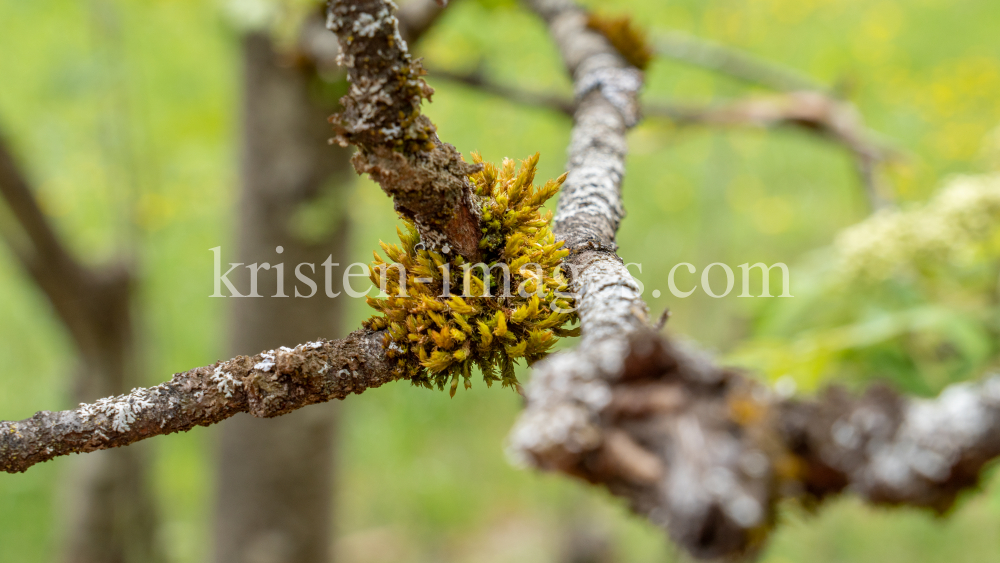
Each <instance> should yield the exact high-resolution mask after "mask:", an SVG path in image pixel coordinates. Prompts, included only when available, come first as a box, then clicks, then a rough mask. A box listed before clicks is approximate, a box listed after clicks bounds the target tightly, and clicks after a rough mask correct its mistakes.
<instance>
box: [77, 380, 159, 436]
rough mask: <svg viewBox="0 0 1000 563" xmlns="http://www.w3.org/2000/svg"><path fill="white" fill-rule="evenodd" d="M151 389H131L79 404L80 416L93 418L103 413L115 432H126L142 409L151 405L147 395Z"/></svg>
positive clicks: (88, 418)
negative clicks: (125, 393)
mask: <svg viewBox="0 0 1000 563" xmlns="http://www.w3.org/2000/svg"><path fill="white" fill-rule="evenodd" d="M150 391H151V389H139V388H137V389H133V390H132V392H131V393H129V394H128V395H119V396H117V397H105V398H103V399H99V400H98V401H97V402H95V403H92V404H89V405H88V404H84V403H81V404H80V408H79V412H80V416H82V417H83V418H85V419H87V420H93V419H94V418H95V417H97V416H98V415H101V414H103V415H105V416H107V417H108V419H109V420H110V421H111V428H112V429H113V430H114V431H115V432H128V431H129V430H130V429H131V427H132V423H133V422H135V419H136V417H137V416H138V415H139V413H141V412H142V409H144V408H148V407H151V406H153V402H152V401H151V400H150V399H151V397H150V395H149V393H150Z"/></svg>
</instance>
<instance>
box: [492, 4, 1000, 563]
mask: <svg viewBox="0 0 1000 563" xmlns="http://www.w3.org/2000/svg"><path fill="white" fill-rule="evenodd" d="M528 4H529V5H530V6H531V7H532V8H533V9H534V10H535V11H536V12H538V13H539V15H541V16H542V17H543V18H544V19H545V21H546V23H547V24H548V25H549V30H550V33H551V35H552V36H553V39H554V40H555V41H556V43H557V45H558V47H559V49H560V52H561V53H562V55H563V58H564V60H565V62H566V65H567V67H568V69H569V71H570V73H571V74H572V76H573V78H574V82H575V84H576V87H577V95H578V104H577V106H576V110H575V114H574V121H575V124H574V128H573V133H572V142H571V144H570V148H569V153H570V157H569V162H568V164H567V169H568V178H567V180H566V183H565V184H564V192H563V194H562V197H561V198H560V201H559V207H558V210H557V214H556V217H555V225H556V234H557V236H558V237H560V238H563V239H565V240H566V246H567V248H569V249H570V251H571V254H570V256H569V257H568V258H567V260H566V265H567V267H568V268H569V269H570V271H571V272H572V281H573V289H574V291H575V292H576V296H577V302H576V303H577V310H578V313H579V316H580V324H581V329H582V341H581V344H580V346H579V347H577V348H575V349H573V350H569V351H566V352H562V353H559V354H556V355H554V356H552V357H550V358H549V359H546V360H543V361H541V362H539V363H538V364H536V366H535V372H534V375H533V378H532V380H531V383H530V384H529V385H528V386H527V389H526V398H527V408H526V410H525V411H524V413H523V414H522V415H521V417H520V418H519V420H518V421H517V423H516V425H515V427H514V429H513V430H512V431H511V434H510V442H509V444H510V453H511V455H512V457H513V458H514V459H516V460H518V461H520V462H523V463H525V464H528V465H533V466H535V467H539V468H542V469H548V470H557V471H561V472H564V473H567V474H570V475H575V476H578V477H582V478H584V479H586V480H588V481H590V482H593V483H600V484H603V485H605V486H606V487H608V489H609V490H611V491H612V492H613V493H615V494H617V495H620V496H622V497H624V498H626V499H627V500H628V501H629V503H630V504H631V506H632V508H633V509H634V510H635V511H636V512H638V513H639V514H643V515H645V516H647V517H648V518H649V519H650V520H651V521H653V522H654V523H656V524H659V525H661V526H663V527H665V528H666V529H667V530H668V531H669V533H670V535H671V536H672V537H673V538H674V540H675V541H677V542H678V543H679V544H680V545H681V546H683V547H684V548H685V549H686V550H687V551H689V552H690V553H692V554H693V555H695V556H697V557H702V558H733V557H739V556H743V555H747V554H749V553H751V552H753V551H755V550H757V549H759V547H760V546H761V545H762V543H763V541H764V539H765V538H766V537H767V532H768V531H769V530H770V528H771V527H772V526H773V524H774V522H775V504H776V502H777V500H778V499H780V498H783V497H811V498H814V499H821V498H823V497H825V496H827V495H830V494H834V493H838V492H841V491H843V490H846V489H848V488H850V490H856V491H858V493H859V494H861V495H862V496H864V497H865V498H866V499H868V500H869V501H871V502H881V503H890V504H910V505H915V506H929V507H932V508H935V509H938V510H943V509H945V508H947V507H948V506H949V505H950V504H951V503H952V502H953V500H954V498H955V495H956V493H957V491H958V490H960V489H961V488H962V487H965V486H969V485H971V484H973V483H975V481H976V480H977V478H978V474H979V471H980V470H981V468H982V466H983V465H984V464H985V462H986V461H988V460H989V459H991V458H993V457H996V456H997V455H1000V438H996V436H997V434H998V431H1000V380H991V381H990V382H988V383H986V384H984V385H982V386H981V387H979V388H973V387H959V388H956V389H953V390H950V391H949V392H946V393H945V394H944V395H942V397H941V398H940V399H939V400H938V401H936V402H931V401H918V400H908V399H904V398H901V397H900V396H898V395H896V394H894V393H892V392H890V391H887V390H884V389H876V390H873V391H871V392H870V393H869V394H868V395H866V396H865V397H862V398H860V399H855V398H853V397H851V396H849V395H848V394H846V393H843V392H840V391H836V390H834V391H831V392H829V393H828V394H827V395H825V396H823V397H821V398H820V399H819V400H812V401H794V400H786V399H783V398H782V397H779V396H776V395H775V394H773V393H771V392H770V391H769V390H767V389H766V388H764V387H763V386H761V385H759V384H756V383H754V382H753V381H751V380H749V379H747V378H745V377H743V376H742V375H740V374H739V373H737V372H735V371H732V370H726V369H723V368H720V367H718V366H717V365H716V364H715V363H714V361H713V359H712V358H711V357H710V356H708V355H707V354H704V353H702V352H700V351H698V350H696V349H695V348H694V347H692V346H689V345H686V344H683V343H678V342H676V341H671V340H668V339H666V338H664V337H662V336H660V335H659V334H657V333H656V332H654V331H653V330H652V329H651V328H650V327H649V326H648V319H647V309H646V306H645V304H644V303H643V302H642V300H641V298H640V296H639V291H638V286H637V284H636V282H635V280H634V279H633V278H632V276H631V275H630V274H629V272H628V271H627V270H626V269H625V268H624V267H623V266H622V264H621V260H620V259H619V258H618V257H617V256H616V255H615V244H614V238H615V232H616V231H617V228H618V224H619V222H620V220H621V218H622V216H623V210H622V203H621V192H620V189H621V177H622V173H623V171H624V166H623V159H624V156H625V153H626V144H625V137H624V134H625V131H626V129H627V127H628V126H629V125H631V124H633V123H634V119H635V113H634V109H635V105H636V98H635V96H636V92H637V90H638V87H639V85H640V84H641V75H639V74H638V73H637V72H636V71H634V70H631V72H628V71H629V70H630V69H628V68H627V67H626V66H625V65H624V63H623V61H622V60H621V59H620V58H618V57H617V55H616V54H615V53H614V52H613V51H611V50H610V47H609V46H608V45H607V44H606V43H605V42H603V40H601V38H599V37H594V36H593V35H592V34H590V33H589V32H588V30H586V29H585V28H584V26H583V25H582V21H583V15H582V11H581V10H580V9H579V8H577V7H576V6H575V5H574V4H573V3H572V2H569V1H567V0H530V1H529V2H528ZM595 84H596V85H597V86H596V87H595V86H594V85H595ZM799 101H800V102H801V100H799ZM810 103H812V104H814V105H810ZM805 105H806V107H804V108H803V107H797V106H796V107H792V108H776V107H775V106H773V105H770V104H760V105H753V104H752V103H750V102H747V105H745V106H736V107H732V108H728V109H726V110H725V111H721V110H719V113H713V114H712V115H710V116H709V115H697V116H696V115H693V114H688V115H687V116H686V118H687V120H688V121H689V122H690V121H694V120H696V119H700V120H703V121H708V122H714V123H723V124H734V123H746V122H750V123H761V124H771V123H778V122H789V123H792V122H794V123H797V124H800V125H802V126H812V127H822V128H825V129H826V131H824V132H825V134H829V135H834V136H837V137H838V139H839V140H840V141H841V142H845V143H848V142H851V143H857V142H859V141H858V140H857V139H856V138H855V137H854V135H855V134H856V133H857V132H856V130H855V128H856V127H857V125H856V123H854V122H852V121H851V119H850V118H849V116H845V115H842V114H838V113H837V111H838V108H832V107H828V106H824V105H823V104H821V103H819V104H816V102H815V101H814V100H812V99H806V100H805ZM673 117H674V118H675V119H676V118H677V116H676V115H675V116H673Z"/></svg>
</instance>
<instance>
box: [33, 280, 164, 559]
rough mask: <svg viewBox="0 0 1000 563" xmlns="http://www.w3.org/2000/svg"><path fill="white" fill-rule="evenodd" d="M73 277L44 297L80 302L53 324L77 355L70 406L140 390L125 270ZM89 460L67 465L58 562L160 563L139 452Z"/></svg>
mask: <svg viewBox="0 0 1000 563" xmlns="http://www.w3.org/2000/svg"><path fill="white" fill-rule="evenodd" d="M80 275H81V278H82V280H83V283H82V284H79V285H78V284H76V283H73V281H71V280H70V279H64V280H62V282H61V283H60V285H64V286H69V287H71V288H72V289H71V290H70V291H68V292H65V291H62V290H60V289H59V288H58V287H54V286H53V287H48V288H46V293H48V294H49V295H50V297H51V296H52V295H53V294H54V293H55V294H63V296H64V297H65V298H66V299H70V298H71V297H70V296H69V295H68V293H76V294H77V295H80V296H83V299H84V300H85V303H77V304H76V306H71V307H70V309H71V311H72V312H70V311H67V307H65V306H63V307H61V308H62V309H63V311H62V315H61V316H62V318H63V320H64V322H65V324H66V325H67V326H68V327H69V329H70V332H71V333H73V335H74V340H75V341H76V344H77V348H78V350H79V353H80V366H79V367H78V370H79V371H78V373H77V376H76V381H75V389H74V393H73V395H74V398H75V399H76V400H77V401H79V402H93V401H94V400H96V399H99V398H102V397H107V396H110V395H118V394H121V393H125V392H128V390H129V389H131V388H132V387H135V386H137V385H141V384H142V382H141V381H140V380H139V378H138V377H136V375H135V374H136V373H137V372H138V370H137V369H136V353H135V338H134V334H133V320H132V314H131V287H132V284H133V278H132V276H131V275H130V274H129V273H128V271H127V270H126V269H125V268H116V267H112V268H108V269H106V270H105V271H101V272H91V271H89V270H84V271H81V272H80ZM41 283H42V285H46V282H41ZM81 285H82V287H81ZM57 300H61V299H58V298H57ZM59 308H60V307H59V306H58V305H57V309H59ZM95 453H96V454H97V455H93V456H83V457H80V458H78V459H76V460H74V468H73V470H72V472H71V473H70V475H69V476H68V478H67V481H68V482H67V483H66V486H67V488H68V496H69V503H68V510H67V515H68V521H67V522H66V524H67V535H66V540H65V543H64V545H63V554H62V557H61V559H62V560H63V561H65V562H67V563H119V562H120V563H155V562H157V561H162V560H163V556H162V554H161V553H160V551H159V549H158V548H157V545H156V528H157V518H156V510H155V500H154V498H153V494H152V492H151V490H150V488H149V486H148V484H147V474H148V467H147V460H146V455H145V453H146V448H144V447H139V448H136V447H130V448H118V449H114V450H106V451H101V452H95Z"/></svg>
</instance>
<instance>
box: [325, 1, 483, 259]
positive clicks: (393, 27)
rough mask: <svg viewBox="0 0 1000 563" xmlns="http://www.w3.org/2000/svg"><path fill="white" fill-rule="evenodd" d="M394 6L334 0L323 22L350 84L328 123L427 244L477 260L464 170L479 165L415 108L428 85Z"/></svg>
mask: <svg viewBox="0 0 1000 563" xmlns="http://www.w3.org/2000/svg"><path fill="white" fill-rule="evenodd" d="M394 12H395V5H394V4H392V3H391V2H388V1H386V0H350V1H349V0H334V1H332V2H330V10H329V18H328V20H327V27H328V28H329V29H330V30H332V31H333V32H334V33H336V34H337V38H338V40H339V41H340V54H339V55H338V62H339V63H340V64H341V66H343V67H344V68H345V69H346V70H347V78H348V81H349V82H350V83H351V86H350V90H349V91H348V94H347V95H346V96H344V97H343V98H342V99H341V103H342V104H343V106H344V111H343V112H341V113H340V114H339V115H337V116H335V117H334V118H333V119H332V121H333V123H334V124H335V126H336V130H337V142H338V143H339V144H340V145H341V146H347V145H348V144H353V145H356V146H357V147H358V153H357V155H356V156H355V157H354V166H355V167H356V168H357V170H358V173H359V174H360V173H368V174H369V175H371V177H372V179H374V180H375V181H376V182H378V184H379V185H380V186H382V189H383V190H385V192H386V193H387V194H388V195H389V196H391V197H392V198H393V201H394V202H395V206H396V211H398V212H399V213H401V214H403V215H405V216H406V217H409V218H411V219H413V220H414V221H415V222H416V224H417V227H418V229H419V230H420V236H421V239H422V240H423V242H424V243H425V244H426V245H427V247H428V248H432V249H435V250H438V249H440V250H441V252H443V253H445V254H448V253H450V252H452V251H454V252H457V253H458V254H460V255H461V256H464V257H465V258H467V259H469V260H471V261H472V262H478V261H479V256H480V254H481V253H480V250H479V239H480V232H479V206H478V205H476V203H475V195H474V194H473V190H472V184H471V183H470V182H469V179H468V175H469V174H472V173H473V172H477V171H478V170H480V168H481V166H479V165H473V164H469V163H466V162H465V161H464V160H463V159H462V155H461V154H459V152H458V150H456V149H455V147H453V146H452V145H449V144H448V143H443V142H441V140H440V139H438V136H437V132H436V129H435V127H434V124H433V123H431V121H430V119H428V118H427V117H426V116H424V115H422V114H421V113H420V105H421V103H422V102H423V100H424V99H425V98H426V99H430V97H431V95H432V94H433V93H434V90H433V89H432V88H431V87H430V86H428V85H427V83H426V82H424V79H423V78H422V76H423V74H424V71H423V68H421V66H420V62H419V61H416V60H414V59H413V58H412V57H410V54H409V52H408V51H407V45H406V41H405V40H404V39H403V37H402V36H401V35H400V31H399V20H398V19H397V17H396V15H395V14H394Z"/></svg>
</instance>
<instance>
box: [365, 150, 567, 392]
mask: <svg viewBox="0 0 1000 563" xmlns="http://www.w3.org/2000/svg"><path fill="white" fill-rule="evenodd" d="M473 160H474V161H475V162H477V163H481V162H482V158H481V157H480V156H479V155H478V154H475V153H474V154H473ZM537 164H538V154H535V156H533V157H531V158H529V159H527V160H524V161H522V163H521V166H520V170H515V168H516V164H515V162H514V161H513V160H510V159H505V160H504V162H503V164H502V165H501V166H499V167H498V166H496V165H494V164H490V163H485V164H484V167H483V170H482V171H481V172H478V173H476V174H472V175H470V176H469V179H470V180H471V181H472V184H473V186H474V188H475V194H476V199H477V202H478V204H479V205H480V210H481V212H482V217H481V226H482V239H481V241H480V243H479V248H480V250H481V251H482V256H483V259H482V264H480V265H470V264H468V263H467V262H466V261H465V260H464V259H463V258H462V257H461V256H448V255H444V254H441V253H438V252H435V251H433V250H427V249H424V248H422V246H423V245H422V244H420V236H419V234H418V233H417V229H416V227H415V226H414V225H413V223H411V222H409V221H407V220H405V219H404V224H405V227H406V228H405V230H402V229H399V228H397V229H396V232H397V233H398V234H399V241H400V243H401V244H400V246H397V245H394V244H393V245H390V244H386V243H384V242H382V243H380V244H381V247H382V250H383V251H384V252H385V254H386V256H387V257H388V259H389V261H390V262H388V263H387V262H386V261H383V260H382V258H381V257H380V256H379V254H378V252H376V253H375V261H374V262H372V268H371V279H372V282H373V283H375V284H376V285H379V286H380V287H381V286H382V284H384V289H385V294H382V295H380V296H379V298H368V304H369V305H370V306H372V307H373V308H374V309H375V310H377V311H378V312H379V313H378V314H376V315H374V316H373V317H371V318H370V319H368V320H367V321H365V327H367V328H369V329H372V330H385V331H386V334H385V341H384V345H385V348H386V351H387V354H388V355H389V357H390V358H392V359H395V360H396V361H397V369H398V370H399V376H400V377H401V378H408V379H410V380H411V381H412V382H413V383H414V384H415V385H421V386H424V387H428V388H431V387H437V388H438V389H442V390H443V389H444V387H445V385H447V384H448V383H449V382H450V384H451V394H452V396H454V394H455V390H456V389H457V388H458V384H459V381H463V382H464V384H465V387H466V388H467V389H468V388H469V387H470V386H471V382H470V378H471V375H472V368H473V366H478V367H479V369H480V370H481V371H482V373H483V379H484V380H485V381H486V384H487V385H488V386H490V385H492V384H493V382H496V381H499V382H501V384H502V385H503V386H505V387H506V386H511V387H514V386H515V385H516V384H517V378H516V377H515V375H514V362H515V361H516V360H518V359H520V358H524V359H525V360H526V361H527V362H528V363H529V364H531V363H533V362H535V361H536V360H539V359H541V358H543V357H545V355H546V354H548V352H549V350H550V349H551V348H552V345H553V344H555V343H556V341H557V339H558V338H557V337H559V336H567V335H570V334H574V333H575V331H573V330H565V329H564V328H563V326H564V325H566V324H567V323H570V322H573V321H575V320H576V313H575V312H574V310H573V309H572V306H573V305H572V297H571V296H570V295H569V294H568V293H566V292H567V291H568V289H569V282H568V280H567V279H566V277H565V276H564V275H563V273H562V272H561V271H560V270H559V269H558V266H559V264H560V263H561V262H562V260H563V258H565V257H566V256H567V255H568V254H569V252H568V251H567V250H564V249H563V248H562V245H563V242H562V241H556V240H555V236H554V235H553V234H552V229H551V227H550V226H549V223H550V221H551V219H552V213H551V212H548V211H547V212H544V213H543V212H542V211H541V210H540V208H541V206H542V204H544V203H545V201H546V200H548V199H549V198H550V197H552V196H553V195H555V193H556V192H557V191H559V186H561V185H562V183H563V181H564V180H565V179H566V175H565V174H563V175H562V176H560V177H559V178H558V179H556V180H549V181H548V182H546V183H545V185H543V186H541V187H536V186H534V185H533V184H532V182H533V181H534V177H535V168H536V165H537ZM503 264H506V266H507V269H508V271H509V272H510V281H509V283H508V284H506V285H507V287H506V288H505V280H504V277H505V275H504V273H503V270H502V265H503ZM484 266H488V267H489V268H491V269H490V271H489V272H488V273H487V274H485V275H484V270H485V269H486V268H485V267H484ZM401 279H402V280H405V288H402V289H405V291H401V287H400V280H401ZM484 280H485V281H486V283H485V284H484V283H483V282H484ZM506 289H509V292H508V291H506Z"/></svg>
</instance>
